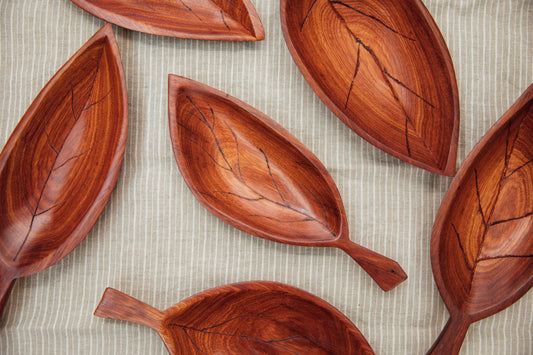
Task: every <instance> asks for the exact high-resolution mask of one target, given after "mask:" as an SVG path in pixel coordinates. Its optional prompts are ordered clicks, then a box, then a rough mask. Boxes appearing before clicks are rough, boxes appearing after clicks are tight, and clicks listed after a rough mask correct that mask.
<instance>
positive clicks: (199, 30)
mask: <svg viewBox="0 0 533 355" xmlns="http://www.w3.org/2000/svg"><path fill="white" fill-rule="evenodd" d="M71 1H72V2H73V3H74V4H76V5H78V6H79V7H81V8H82V9H84V10H85V11H87V12H89V13H91V14H93V15H94V16H96V17H99V18H101V19H103V20H105V21H107V22H110V23H113V24H115V25H118V26H121V27H124V28H128V29H130V30H134V31H140V32H146V33H151V34H154V35H160V36H170V37H180V38H191V39H207V40H219V41H259V40H262V39H264V38H265V31H264V29H263V25H262V24H261V20H260V19H259V16H258V15H257V11H256V10H255V8H254V6H253V5H252V3H251V2H250V0H231V1H228V0H144V1H140V0H71Z"/></svg>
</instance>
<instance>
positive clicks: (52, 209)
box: [0, 27, 126, 276]
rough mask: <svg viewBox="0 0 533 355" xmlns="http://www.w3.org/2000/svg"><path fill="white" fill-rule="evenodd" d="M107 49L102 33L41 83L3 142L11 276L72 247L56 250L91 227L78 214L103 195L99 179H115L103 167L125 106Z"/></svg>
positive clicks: (0, 178) (120, 139)
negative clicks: (43, 87)
mask: <svg viewBox="0 0 533 355" xmlns="http://www.w3.org/2000/svg"><path fill="white" fill-rule="evenodd" d="M105 31H108V32H110V33H111V28H110V27H109V28H106V30H105ZM114 55H115V54H114V52H113V51H112V49H111V47H110V43H109V41H107V40H106V37H104V38H102V39H100V40H97V41H96V42H94V43H92V45H91V46H90V47H88V48H87V49H86V50H85V51H83V52H82V53H81V54H80V56H79V57H78V58H77V59H76V60H75V61H74V62H72V64H71V65H70V66H68V67H65V71H64V72H63V75H61V76H59V77H57V76H56V77H54V79H53V80H52V81H50V82H49V84H48V86H47V88H46V95H45V96H43V97H44V99H43V100H40V99H39V98H38V99H36V100H35V102H34V105H32V106H31V107H30V109H29V110H28V112H27V113H26V115H25V117H24V118H23V120H21V124H20V125H19V126H18V127H17V130H16V131H15V132H14V134H13V136H12V137H11V138H10V142H11V143H9V142H8V145H6V147H5V148H4V151H3V156H2V159H1V160H0V186H2V189H1V191H0V197H1V200H2V203H1V204H0V245H1V246H2V248H0V259H1V261H2V262H3V263H4V264H5V265H7V266H9V267H11V268H14V269H18V274H19V276H23V274H24V269H25V268H26V267H29V266H31V265H33V268H32V269H31V272H32V273H33V272H37V271H39V270H36V269H35V267H37V266H36V265H37V264H38V263H39V262H40V266H38V268H39V269H42V268H44V267H46V266H48V265H47V264H46V260H48V259H53V257H54V255H62V254H64V252H65V250H63V249H65V248H66V249H68V248H72V247H74V246H69V247H68V248H67V247H65V248H63V249H62V245H63V244H64V243H66V242H67V241H69V238H72V237H73V235H75V237H74V238H75V239H76V240H77V243H79V241H81V238H83V237H84V236H85V234H86V233H87V231H88V229H89V228H90V227H91V226H92V224H91V225H90V226H88V225H87V226H86V225H85V224H90V223H94V221H93V219H92V217H91V218H88V219H85V217H86V215H87V213H88V211H89V210H93V211H95V210H101V208H103V204H105V202H106V201H107V200H105V201H104V200H102V201H99V200H98V196H100V194H102V193H105V192H103V191H102V190H103V189H105V187H106V186H109V183H110V181H107V179H116V175H117V173H112V174H111V173H110V170H112V169H118V168H117V166H116V164H117V162H116V159H115V158H116V157H117V156H118V154H117V147H118V146H119V145H121V144H124V142H125V133H126V132H125V131H126V130H125V127H126V126H125V125H124V124H125V122H126V121H124V120H121V119H115V117H119V118H121V117H123V116H124V110H125V106H124V97H123V95H124V93H123V92H122V91H121V90H119V88H121V87H123V85H122V83H121V76H120V75H121V74H120V73H119V69H118V68H117V67H116V66H115V65H114V63H115V58H114ZM40 95H43V92H41V94H40ZM37 102H38V105H36V103H37ZM96 117H113V118H112V119H105V120H101V119H96ZM104 135H105V136H106V137H108V138H106V139H101V138H102V137H103V136H104ZM109 137H111V138H109ZM13 143H14V144H13ZM121 159H122V158H121V155H120V161H121ZM118 166H120V164H118ZM102 177H108V178H106V179H104V178H102ZM113 185H114V181H113V184H111V187H112V186H113ZM95 201H96V202H95ZM95 205H99V206H95ZM98 213H99V212H98ZM89 219H91V221H90V222H89ZM84 221H86V222H87V223H85V222H84ZM84 223H85V224H84ZM80 224H81V226H80ZM84 233H85V234H84ZM78 234H79V235H78ZM70 242H72V239H71V240H70ZM77 243H74V244H75V245H77Z"/></svg>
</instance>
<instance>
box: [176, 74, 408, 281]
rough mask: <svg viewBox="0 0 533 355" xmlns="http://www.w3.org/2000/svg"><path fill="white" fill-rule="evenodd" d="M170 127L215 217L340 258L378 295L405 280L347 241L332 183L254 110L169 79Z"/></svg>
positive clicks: (187, 175)
mask: <svg viewBox="0 0 533 355" xmlns="http://www.w3.org/2000/svg"><path fill="white" fill-rule="evenodd" d="M168 92H169V124H170V135H171V139H172V147H173V149H174V155H175V157H176V161H177V163H178V166H179V168H180V171H181V173H182V175H183V177H184V179H185V181H186V183H187V185H188V186H189V188H190V189H191V191H192V192H193V194H194V195H195V196H196V197H197V198H198V200H199V201H200V202H201V203H202V204H203V205H204V206H205V207H206V208H207V209H208V210H209V211H211V212H212V213H213V214H214V215H216V216H217V217H219V218H220V219H222V220H223V221H225V222H227V223H229V224H230V225H232V226H234V227H236V228H238V229H240V230H243V231H245V232H247V233H250V234H253V235H256V236H258V237H261V238H265V239H268V240H272V241H276V242H281V243H287V244H295V245H305V246H322V247H336V248H340V249H342V250H344V251H346V252H347V253H348V254H350V256H352V258H354V259H355V261H356V262H357V263H359V264H360V265H361V266H362V267H363V268H364V269H365V270H366V272H367V273H369V274H370V276H371V277H372V278H373V279H374V280H375V281H376V282H377V283H378V284H379V285H380V286H381V287H382V288H383V289H384V290H390V289H391V288H393V287H395V286H396V285H398V284H399V283H401V282H402V281H404V280H405V279H406V278H407V275H406V274H405V272H404V271H403V270H402V268H401V267H400V266H399V265H398V263H396V262H395V261H393V260H391V259H389V258H386V257H384V256H382V255H379V254H377V253H375V252H373V251H371V250H368V249H366V248H363V247H361V246H360V245H357V244H355V243H353V242H351V241H350V240H349V237H348V222H347V220H346V215H345V212H344V206H343V203H342V200H341V197H340V194H339V192H338V190H337V187H336V185H335V183H334V182H333V179H332V178H331V176H330V175H329V173H328V172H327V170H326V168H325V167H324V166H323V165H322V163H321V162H320V161H319V160H318V158H316V157H315V156H314V155H313V153H311V151H309V149H307V148H306V147H305V146H303V144H302V143H300V142H299V141H298V140H297V139H296V138H294V137H293V136H292V135H291V134H290V133H289V132H287V131H286V130H285V129H283V128H282V127H281V126H280V125H278V124H277V123H275V122H274V121H273V120H272V119H270V118H268V117H267V116H266V115H264V114H263V113H261V112H259V111H257V110H255V109H254V108H253V107H251V106H249V105H247V104H245V103H244V102H242V101H239V100H237V99H235V98H232V97H230V96H229V95H227V94H224V93H222V92H220V91H218V90H215V89H213V88H210V87H208V86H206V85H203V84H201V83H198V82H195V81H193V80H190V79H186V78H183V77H179V76H176V75H170V76H169V88H168Z"/></svg>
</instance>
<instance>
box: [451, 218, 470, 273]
mask: <svg viewBox="0 0 533 355" xmlns="http://www.w3.org/2000/svg"><path fill="white" fill-rule="evenodd" d="M452 228H453V231H454V232H455V236H456V237H457V243H459V248H461V252H462V253H463V257H464V259H465V264H466V267H467V268H468V270H470V271H472V266H471V265H470V263H469V262H468V257H467V255H466V252H465V249H464V248H463V243H462V242H461V238H460V236H459V232H458V231H457V228H455V225H454V224H453V223H452Z"/></svg>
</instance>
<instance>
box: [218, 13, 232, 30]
mask: <svg viewBox="0 0 533 355" xmlns="http://www.w3.org/2000/svg"><path fill="white" fill-rule="evenodd" d="M220 16H221V17H222V22H223V23H224V26H226V28H227V29H228V31H231V29H230V28H229V26H228V24H227V23H226V19H225V18H224V11H222V10H220Z"/></svg>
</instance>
